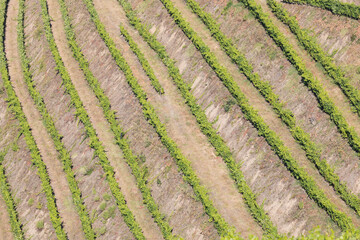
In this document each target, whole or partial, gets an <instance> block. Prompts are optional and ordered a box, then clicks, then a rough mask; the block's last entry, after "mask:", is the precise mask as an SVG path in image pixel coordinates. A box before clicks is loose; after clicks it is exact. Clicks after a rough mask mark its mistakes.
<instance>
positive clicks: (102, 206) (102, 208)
mask: <svg viewBox="0 0 360 240" xmlns="http://www.w3.org/2000/svg"><path fill="white" fill-rule="evenodd" d="M106 205H107V204H106V202H102V203H101V204H100V206H99V211H100V212H102V211H104V210H105V208H106Z"/></svg>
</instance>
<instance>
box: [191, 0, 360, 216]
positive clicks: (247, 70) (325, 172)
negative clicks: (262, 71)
mask: <svg viewBox="0 0 360 240" xmlns="http://www.w3.org/2000/svg"><path fill="white" fill-rule="evenodd" d="M186 2H187V4H188V6H190V8H191V9H192V11H193V12H194V13H195V14H197V15H198V17H199V18H200V19H201V20H202V21H203V23H204V24H205V25H206V26H207V27H208V29H209V30H210V32H211V35H212V36H213V37H214V38H215V39H216V40H217V41H218V43H219V44H220V46H221V47H222V48H223V49H224V51H225V52H226V54H227V55H228V56H229V57H230V58H231V60H232V61H233V62H234V63H235V64H237V66H238V67H239V70H240V72H241V73H243V74H244V75H245V76H246V78H247V79H248V80H249V81H250V82H251V83H252V84H253V85H254V87H255V88H256V89H258V91H259V92H260V94H261V95H262V96H263V97H264V98H265V100H266V101H267V102H268V103H269V104H270V105H271V106H272V108H273V109H274V111H275V113H276V114H277V115H278V116H279V118H280V119H281V120H282V122H283V123H284V124H285V125H286V126H287V127H288V128H289V130H290V133H291V135H292V136H293V138H294V139H295V140H296V141H297V142H298V143H299V144H300V145H301V147H302V148H303V149H304V151H305V152H306V156H307V158H308V159H309V160H310V161H311V162H312V163H314V164H315V166H316V168H317V169H318V170H319V172H320V174H321V175H322V176H323V177H324V178H325V180H326V181H327V182H328V183H329V184H330V185H331V186H333V187H334V189H335V191H336V192H337V193H338V194H339V195H340V197H341V198H342V199H343V200H344V201H345V202H346V203H347V204H348V205H349V206H350V207H352V208H353V209H354V210H355V211H356V212H357V213H358V214H360V199H359V198H358V197H357V196H356V195H354V194H352V193H351V192H350V191H349V190H348V189H347V187H346V185H345V184H343V183H341V182H340V179H339V176H338V175H337V174H336V173H335V172H334V170H333V169H332V168H331V166H330V165H329V164H328V163H327V162H326V160H325V159H321V152H320V150H318V148H317V147H316V144H315V143H314V142H313V141H311V139H310V137H309V135H308V134H307V133H305V131H304V130H303V129H302V128H301V127H300V126H297V124H296V119H295V117H294V114H293V113H292V112H291V111H290V110H289V109H285V108H284V104H283V103H281V102H280V101H279V96H278V95H276V94H275V93H274V91H273V90H272V89H271V85H270V84H269V83H268V82H264V81H262V80H261V79H260V77H259V75H258V74H257V73H254V72H253V67H252V65H251V64H250V63H249V61H248V60H247V59H246V57H245V56H244V54H242V53H241V52H240V51H239V50H238V48H237V47H236V46H235V44H234V43H233V42H232V40H231V39H230V38H228V37H226V36H225V35H224V34H223V33H222V32H221V31H220V28H219V25H218V24H217V23H216V21H215V20H214V19H213V18H212V17H211V15H210V14H209V13H207V12H205V11H204V10H203V9H202V8H200V6H199V4H198V3H197V2H196V1H194V0H186Z"/></svg>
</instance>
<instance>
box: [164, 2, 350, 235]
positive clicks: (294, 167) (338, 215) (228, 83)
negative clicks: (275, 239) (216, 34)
mask: <svg viewBox="0 0 360 240" xmlns="http://www.w3.org/2000/svg"><path fill="white" fill-rule="evenodd" d="M160 1H161V2H162V3H163V5H164V6H165V8H166V9H167V11H168V13H169V14H170V16H171V17H172V18H173V19H174V21H175V23H176V24H177V25H178V26H179V27H180V28H181V29H182V31H183V32H184V33H185V35H186V36H187V37H188V38H189V39H190V40H191V41H192V43H193V44H194V45H195V47H196V48H197V49H198V50H199V51H200V53H201V54H202V56H203V58H204V60H205V61H206V62H207V63H208V64H209V66H210V67H211V68H212V69H213V70H214V72H215V73H216V74H217V76H218V77H219V78H220V80H221V81H222V82H223V83H224V85H225V87H227V89H228V90H229V92H230V93H231V95H232V96H233V97H234V98H235V99H236V101H237V103H238V106H239V107H240V109H241V110H242V112H243V114H244V115H245V117H246V118H247V119H248V120H249V121H250V122H251V123H252V125H253V126H254V127H255V128H256V129H257V130H258V134H259V136H263V137H264V138H265V140H266V141H267V143H268V144H269V145H270V147H271V148H272V149H273V151H274V152H275V153H276V154H277V155H278V156H279V158H280V159H281V160H282V162H283V164H284V165H285V167H286V168H287V169H288V170H289V171H290V172H291V174H292V175H293V176H294V177H295V178H296V179H298V180H299V182H300V185H301V186H302V187H303V188H304V190H305V191H306V192H307V194H308V196H309V197H310V198H311V199H313V200H314V201H315V202H316V203H317V204H318V206H319V207H321V208H323V209H324V210H325V211H326V212H327V213H328V215H329V216H330V217H331V218H332V219H333V221H334V222H335V223H336V224H338V225H339V227H340V228H341V229H343V230H345V229H349V228H353V225H352V222H351V220H350V218H349V217H348V216H347V215H345V214H344V213H343V212H341V211H339V210H338V209H336V207H335V206H334V204H333V203H331V201H330V200H329V199H328V198H327V197H326V195H325V193H324V192H323V191H322V190H321V189H320V188H319V187H318V186H317V184H316V182H315V180H314V179H313V178H312V177H311V176H309V175H308V174H307V172H306V171H305V170H304V169H303V168H301V167H300V166H299V165H298V163H297V162H296V160H295V159H294V158H293V157H292V156H291V153H290V150H289V149H288V148H287V147H286V146H285V145H284V143H283V141H282V140H281V139H280V138H279V136H278V135H277V134H276V133H275V132H274V131H272V130H271V129H270V127H269V126H268V125H267V124H266V123H265V121H264V120H263V119H262V118H261V117H260V115H259V114H258V113H257V111H256V110H255V109H254V108H253V107H251V106H250V104H249V103H248V100H247V98H246V96H245V95H244V94H243V93H242V92H241V90H240V88H239V86H238V85H237V84H236V82H235V81H234V79H233V78H232V76H231V75H230V74H229V73H228V71H227V69H226V68H224V67H223V66H221V65H220V64H219V62H218V60H217V58H216V57H215V55H214V54H213V53H212V52H211V51H210V49H209V48H208V47H207V46H206V44H205V43H204V42H203V41H202V39H201V38H200V37H199V36H198V35H197V34H196V32H195V31H194V30H193V29H192V28H191V27H190V25H189V23H187V22H186V21H185V19H184V18H183V17H182V16H181V13H180V12H179V11H178V10H177V9H176V8H175V7H174V5H173V3H172V2H171V0H160Z"/></svg>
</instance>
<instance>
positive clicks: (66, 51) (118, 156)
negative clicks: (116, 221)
mask: <svg viewBox="0 0 360 240" xmlns="http://www.w3.org/2000/svg"><path fill="white" fill-rule="evenodd" d="M48 7H49V14H50V16H51V19H52V20H53V21H52V30H53V34H54V38H55V42H56V44H57V46H58V49H59V52H60V55H61V57H62V59H63V61H64V64H65V67H66V69H67V70H68V72H69V75H70V77H71V79H72V82H73V84H74V86H75V88H76V90H77V92H78V94H79V96H80V98H81V100H82V102H83V103H84V106H85V109H86V111H87V113H88V115H89V117H90V119H91V122H92V124H93V126H94V128H95V130H96V132H97V134H98V137H99V139H100V141H101V142H102V143H103V145H104V147H105V151H106V153H107V156H108V159H109V161H110V163H111V165H112V166H113V167H114V170H115V177H116V180H117V182H118V183H119V186H120V188H121V191H122V193H123V194H124V196H125V199H126V202H127V205H128V207H129V209H130V210H131V211H132V213H133V214H134V216H135V218H136V220H137V222H138V223H139V225H140V227H141V228H142V230H143V232H144V235H145V237H146V238H148V239H162V234H161V232H160V229H159V228H158V226H157V225H156V224H155V222H154V221H153V219H152V217H151V215H150V213H149V212H148V210H147V208H146V206H144V204H143V199H142V195H141V192H140V190H139V189H138V187H137V184H136V180H135V177H134V176H133V175H132V174H131V169H130V168H129V167H128V165H127V164H126V162H125V160H124V158H123V155H122V152H121V150H120V148H119V147H118V146H117V145H116V144H115V140H114V139H115V138H114V135H113V133H112V132H111V129H110V125H109V124H108V122H107V120H106V119H105V117H104V114H103V111H102V109H101V108H100V106H99V105H100V104H99V101H98V100H97V98H96V96H95V95H94V94H93V92H92V90H91V89H90V88H89V86H88V85H87V82H86V80H85V77H84V75H83V72H82V71H81V69H80V67H79V64H78V62H77V61H76V60H75V59H74V58H73V55H72V52H71V49H70V48H69V47H68V44H67V39H66V35H65V30H64V23H63V20H62V16H61V12H60V5H59V3H58V1H56V0H48Z"/></svg>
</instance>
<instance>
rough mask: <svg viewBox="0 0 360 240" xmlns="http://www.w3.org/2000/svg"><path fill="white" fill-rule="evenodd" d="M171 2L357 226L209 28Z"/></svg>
mask: <svg viewBox="0 0 360 240" xmlns="http://www.w3.org/2000/svg"><path fill="white" fill-rule="evenodd" d="M172 2H173V3H174V6H175V7H176V8H177V9H178V10H180V11H181V13H182V15H183V17H184V18H185V19H186V20H187V21H188V22H189V23H190V26H191V27H192V28H193V29H194V31H195V32H196V33H197V34H198V35H199V36H200V37H201V38H202V39H203V41H204V42H205V44H206V45H207V46H208V47H209V48H210V49H211V51H212V52H213V53H214V54H215V56H216V57H217V58H218V60H219V62H221V64H222V65H223V66H224V67H226V68H227V69H228V70H229V73H230V74H231V75H232V76H233V78H234V80H235V81H236V82H237V83H238V85H239V87H240V88H241V90H242V91H243V92H244V94H245V95H246V96H247V98H248V99H249V103H250V105H251V106H253V107H254V108H255V109H257V110H258V113H259V115H260V116H261V117H262V118H263V119H264V120H265V122H266V123H267V124H268V125H269V127H270V128H271V129H272V130H273V131H275V132H276V133H277V134H278V135H279V137H280V138H281V139H282V140H283V142H284V144H285V146H287V147H288V148H289V149H290V151H291V153H292V156H293V157H294V158H295V159H296V160H297V161H298V163H299V165H300V166H301V167H303V168H304V169H305V170H306V171H307V172H308V174H309V175H310V176H312V177H313V178H314V179H315V180H316V182H317V184H318V186H319V187H320V189H322V190H323V191H324V192H325V194H326V196H327V197H328V198H329V199H330V200H331V202H332V203H333V204H335V206H336V207H337V208H338V209H339V210H341V211H343V212H344V213H346V214H347V215H348V216H350V217H351V218H352V220H353V222H354V224H355V225H356V226H359V224H360V220H359V217H358V216H356V215H355V213H354V211H352V210H351V209H350V208H349V207H348V206H347V205H346V204H345V202H343V200H341V199H340V198H339V196H338V195H337V194H336V193H335V191H334V190H333V188H332V187H330V186H329V184H328V183H327V182H326V181H325V180H324V179H323V178H322V176H321V175H320V174H319V173H318V171H317V170H316V169H315V168H314V167H313V166H312V164H311V163H310V162H309V160H308V159H307V158H306V155H305V152H304V151H303V150H302V149H301V147H300V145H299V144H298V143H297V142H296V141H295V140H294V139H293V137H292V136H291V134H290V132H289V130H288V128H287V127H286V125H285V124H283V123H282V122H281V120H280V119H279V118H278V117H277V116H276V115H275V113H274V112H273V110H272V109H271V107H270V105H269V104H268V103H266V101H265V100H264V99H263V97H262V96H261V95H260V94H259V93H258V91H257V90H256V89H255V87H253V86H252V85H250V84H249V81H248V80H247V79H245V77H244V76H243V75H242V74H241V73H240V72H239V70H238V67H237V66H236V65H235V64H233V63H232V62H231V59H230V58H229V57H228V56H227V55H226V53H225V52H224V51H223V50H222V49H221V47H220V45H219V43H218V42H217V41H216V40H215V39H214V38H212V37H211V34H210V32H209V31H208V29H207V28H206V26H205V25H204V24H203V23H202V22H201V20H200V19H199V18H198V17H197V15H196V14H194V13H193V12H192V11H191V10H190V8H188V7H187V6H186V4H185V2H184V1H183V0H172Z"/></svg>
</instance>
